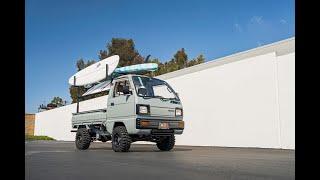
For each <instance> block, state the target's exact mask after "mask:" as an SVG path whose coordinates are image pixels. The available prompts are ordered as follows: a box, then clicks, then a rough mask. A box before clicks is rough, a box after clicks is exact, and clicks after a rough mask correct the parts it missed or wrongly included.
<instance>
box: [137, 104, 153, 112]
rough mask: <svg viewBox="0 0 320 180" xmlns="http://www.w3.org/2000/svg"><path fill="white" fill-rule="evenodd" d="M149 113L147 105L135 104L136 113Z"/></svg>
mask: <svg viewBox="0 0 320 180" xmlns="http://www.w3.org/2000/svg"><path fill="white" fill-rule="evenodd" d="M149 113H150V106H149V105H141V104H137V114H149Z"/></svg>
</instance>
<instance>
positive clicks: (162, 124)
mask: <svg viewBox="0 0 320 180" xmlns="http://www.w3.org/2000/svg"><path fill="white" fill-rule="evenodd" d="M159 129H169V123H167V122H162V123H159Z"/></svg>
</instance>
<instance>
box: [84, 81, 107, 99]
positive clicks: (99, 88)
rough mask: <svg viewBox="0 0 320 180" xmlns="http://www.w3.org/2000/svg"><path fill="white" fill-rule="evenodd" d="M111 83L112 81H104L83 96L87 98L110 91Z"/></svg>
mask: <svg viewBox="0 0 320 180" xmlns="http://www.w3.org/2000/svg"><path fill="white" fill-rule="evenodd" d="M110 82H111V81H104V82H102V83H100V84H97V85H95V86H93V87H91V88H90V89H89V90H88V91H87V92H85V93H84V94H82V96H87V95H90V94H95V93H99V92H103V91H108V90H109V89H110Z"/></svg>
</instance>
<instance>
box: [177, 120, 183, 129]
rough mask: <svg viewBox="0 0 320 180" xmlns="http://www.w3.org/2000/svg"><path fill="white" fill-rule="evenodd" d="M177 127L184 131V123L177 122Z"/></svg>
mask: <svg viewBox="0 0 320 180" xmlns="http://www.w3.org/2000/svg"><path fill="white" fill-rule="evenodd" d="M178 127H179V128H180V129H184V121H179V123H178Z"/></svg>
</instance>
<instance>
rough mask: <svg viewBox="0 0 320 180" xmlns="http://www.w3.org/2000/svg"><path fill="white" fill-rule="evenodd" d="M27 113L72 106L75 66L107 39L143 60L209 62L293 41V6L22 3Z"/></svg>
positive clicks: (118, 0) (127, 0) (246, 0)
mask: <svg viewBox="0 0 320 180" xmlns="http://www.w3.org/2000/svg"><path fill="white" fill-rule="evenodd" d="M25 8H26V9H25V10H26V11H25V12H26V14H25V65H26V67H25V68H26V69H25V70H26V76H25V80H26V81H25V87H26V89H25V98H26V99H25V100H26V106H25V111H26V112H27V113H35V112H37V109H38V107H39V105H40V104H42V103H49V102H50V101H51V99H52V98H53V97H55V96H59V97H62V98H63V99H64V100H67V101H69V102H70V101H71V98H70V94H69V84H68V79H69V77H71V76H72V75H73V74H74V73H75V72H76V66H75V64H76V61H77V60H78V59H80V58H83V59H85V60H93V59H94V60H98V53H99V51H100V50H104V49H106V44H107V43H108V42H110V40H111V39H112V38H131V39H133V40H134V42H135V47H136V49H137V50H138V51H139V53H140V54H141V55H142V56H144V57H146V56H147V55H149V54H150V55H151V58H158V59H160V60H161V61H162V62H165V61H168V60H170V59H171V58H172V57H173V55H174V54H175V53H176V51H177V50H179V49H181V48H184V49H185V51H186V53H187V54H188V58H189V59H192V58H195V57H196V56H198V55H199V54H203V55H204V56H205V58H206V61H211V60H214V59H216V58H219V57H223V56H226V55H231V54H234V53H236V52H241V51H245V50H248V49H252V48H255V47H258V46H262V45H265V44H270V43H273V42H276V41H280V40H284V39H287V38H290V37H294V36H295V12H294V11H295V6H294V1H293V0H280V1H279V0H265V1H263V0H261V1H257V0H241V1H238V0H223V1H218V0H217V1H214V0H188V1H182V0H175V1H173V0H158V1H156V0H136V1H132V0H90V1H88V0H68V1H66V0H26V7H25Z"/></svg>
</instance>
